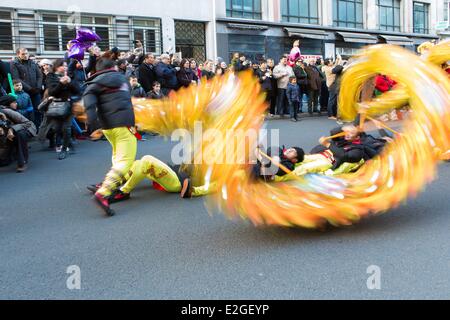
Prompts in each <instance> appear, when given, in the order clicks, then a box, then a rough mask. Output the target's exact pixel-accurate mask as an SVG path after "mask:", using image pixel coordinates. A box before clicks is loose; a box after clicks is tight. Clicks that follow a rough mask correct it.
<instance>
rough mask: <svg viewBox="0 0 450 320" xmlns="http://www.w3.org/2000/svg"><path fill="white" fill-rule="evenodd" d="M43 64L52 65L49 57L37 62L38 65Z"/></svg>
mask: <svg viewBox="0 0 450 320" xmlns="http://www.w3.org/2000/svg"><path fill="white" fill-rule="evenodd" d="M44 65H48V66H53V62H52V61H51V60H49V59H42V60H41V61H40V62H39V66H41V67H42V66H44Z"/></svg>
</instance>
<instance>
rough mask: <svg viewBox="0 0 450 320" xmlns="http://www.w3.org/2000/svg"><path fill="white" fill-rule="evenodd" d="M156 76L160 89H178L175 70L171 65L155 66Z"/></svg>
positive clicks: (161, 64) (160, 64)
mask: <svg viewBox="0 0 450 320" xmlns="http://www.w3.org/2000/svg"><path fill="white" fill-rule="evenodd" d="M156 76H157V77H158V82H159V83H161V88H166V89H178V79H177V70H176V69H175V68H173V67H172V66H171V65H168V64H165V63H164V62H160V63H158V64H157V65H156Z"/></svg>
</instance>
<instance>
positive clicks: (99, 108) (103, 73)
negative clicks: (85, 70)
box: [83, 57, 137, 216]
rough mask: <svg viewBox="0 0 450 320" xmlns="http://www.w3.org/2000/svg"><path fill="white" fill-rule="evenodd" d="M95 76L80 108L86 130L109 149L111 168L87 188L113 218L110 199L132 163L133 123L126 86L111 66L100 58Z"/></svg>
mask: <svg viewBox="0 0 450 320" xmlns="http://www.w3.org/2000/svg"><path fill="white" fill-rule="evenodd" d="M96 70H97V73H95V74H94V75H93V76H91V77H90V78H89V79H88V81H87V88H86V91H85V92H84V95H83V99H84V106H85V108H86V113H87V117H88V124H89V126H91V127H93V128H95V129H97V128H101V129H102V131H103V134H104V136H105V137H106V138H107V139H108V141H109V142H110V143H111V146H112V149H113V156H112V159H113V166H112V168H111V170H110V171H109V172H108V174H107V175H106V178H105V180H104V181H103V183H102V184H101V185H100V184H99V185H96V186H91V187H88V189H89V190H91V191H93V192H95V197H94V200H95V201H96V203H97V204H98V205H99V206H100V207H101V208H102V209H103V210H104V211H105V212H106V214H107V215H108V216H113V215H114V211H113V210H112V209H111V208H110V197H111V195H112V194H113V193H114V192H115V191H116V190H118V188H119V187H120V186H121V185H123V183H124V182H125V175H126V173H127V172H128V171H129V170H130V168H131V166H132V165H133V163H134V161H135V159H136V152H137V139H136V135H137V134H136V130H135V128H134V125H135V122H134V121H135V119H134V111H133V105H132V103H131V94H130V85H129V83H128V81H127V79H126V78H125V76H124V75H122V74H121V73H120V72H117V71H116V68H115V62H114V61H113V60H111V59H109V58H108V57H101V58H100V59H99V60H98V61H97V65H96Z"/></svg>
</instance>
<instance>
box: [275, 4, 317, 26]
mask: <svg viewBox="0 0 450 320" xmlns="http://www.w3.org/2000/svg"><path fill="white" fill-rule="evenodd" d="M318 11H319V10H318V4H317V0H282V2H281V15H282V21H286V22H298V23H308V24H319V13H318Z"/></svg>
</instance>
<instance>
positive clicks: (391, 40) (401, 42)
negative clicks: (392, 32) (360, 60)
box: [379, 34, 414, 46]
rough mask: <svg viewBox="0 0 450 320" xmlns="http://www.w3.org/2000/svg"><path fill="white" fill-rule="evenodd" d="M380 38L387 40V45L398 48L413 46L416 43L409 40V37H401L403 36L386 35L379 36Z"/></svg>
mask: <svg viewBox="0 0 450 320" xmlns="http://www.w3.org/2000/svg"><path fill="white" fill-rule="evenodd" d="M379 37H380V38H382V39H384V40H386V43H388V44H395V45H398V46H412V45H414V42H413V41H412V40H411V39H410V38H408V37H401V36H387V35H384V34H380V35H379Z"/></svg>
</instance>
